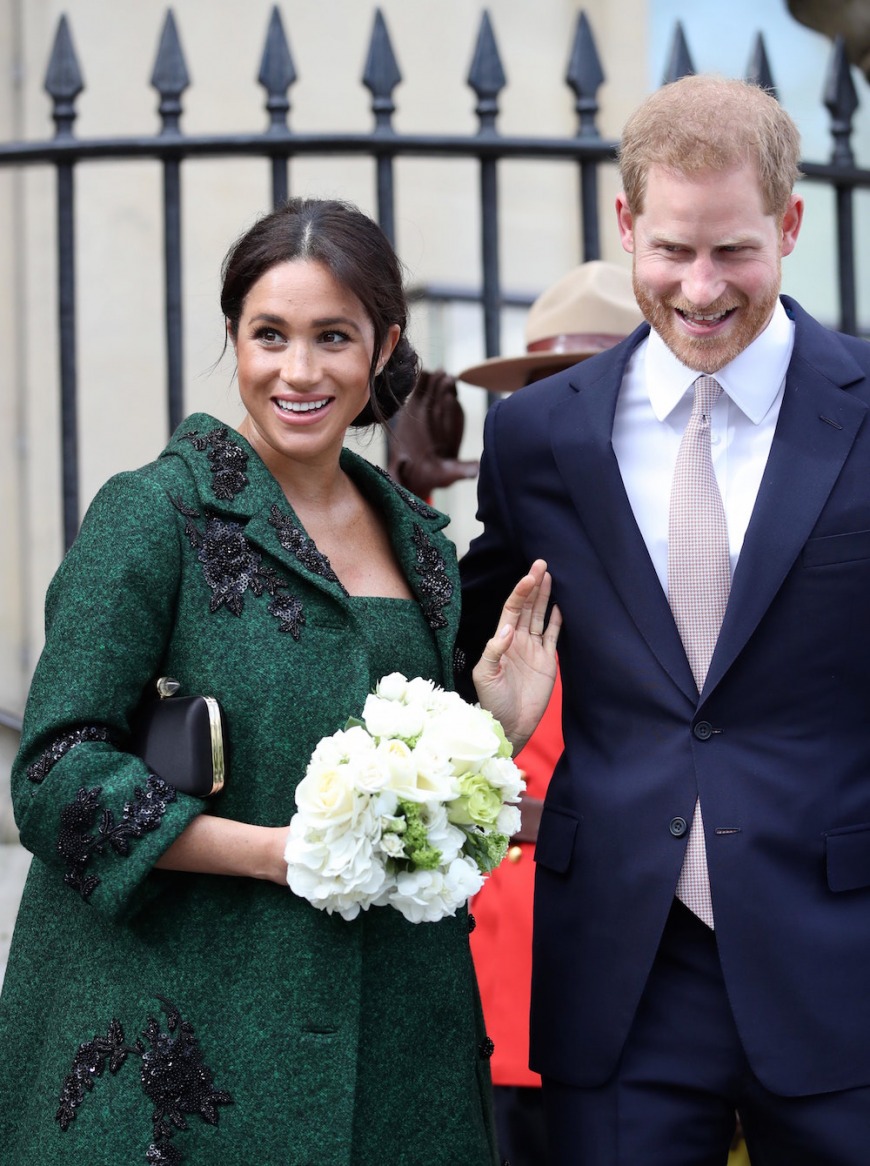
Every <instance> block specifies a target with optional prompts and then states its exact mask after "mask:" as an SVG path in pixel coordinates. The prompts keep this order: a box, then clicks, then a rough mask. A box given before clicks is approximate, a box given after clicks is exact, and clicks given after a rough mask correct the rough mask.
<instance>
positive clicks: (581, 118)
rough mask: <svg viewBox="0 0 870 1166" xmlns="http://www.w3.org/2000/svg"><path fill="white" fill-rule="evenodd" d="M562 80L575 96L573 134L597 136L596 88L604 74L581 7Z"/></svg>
mask: <svg viewBox="0 0 870 1166" xmlns="http://www.w3.org/2000/svg"><path fill="white" fill-rule="evenodd" d="M565 80H566V81H567V83H568V84H569V85H570V86H571V88H572V89H573V90H574V96H575V98H576V100H575V102H574V108H575V110H576V111H577V136H578V137H579V138H600V137H601V134H600V133H599V132H598V127H597V126H596V124H595V116H596V114H597V113H598V90H599V89H600V88H601V86H602V85H603V84H604V81H605V76H604V69H603V68H602V66H601V58H600V57H599V55H598V49H597V47H596V45H595V37H594V36H593V35H592V28H591V26H590V24H589V21H588V19H587V17H586V13H585V11H583V12H581V13H580V15H579V16H578V17H577V27H576V30H575V32H574V43H573V46H572V48H571V57H570V60H569V61H568V72H567V73H566V74H565Z"/></svg>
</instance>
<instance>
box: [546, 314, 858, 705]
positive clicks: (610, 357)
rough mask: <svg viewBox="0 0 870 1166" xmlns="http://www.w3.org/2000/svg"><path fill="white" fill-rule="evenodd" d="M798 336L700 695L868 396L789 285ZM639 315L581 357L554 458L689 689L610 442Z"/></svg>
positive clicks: (670, 668) (723, 664) (782, 562)
mask: <svg viewBox="0 0 870 1166" xmlns="http://www.w3.org/2000/svg"><path fill="white" fill-rule="evenodd" d="M782 302H783V304H784V306H785V309H786V311H787V312H788V314H789V316H790V317H791V318H792V319H793V320H794V321H795V346H794V351H793V353H792V359H791V362H790V364H789V369H788V374H787V377H786V390H785V395H784V398H783V403H782V408H781V410H780V416H779V421H778V424H777V428H776V433H775V435H774V439H773V444H772V446H771V451H770V456H769V458H768V462H767V467H766V469H765V472H764V476H763V478H762V482H761V486H760V489H759V493H758V498H757V500H756V504H755V509H754V510H753V514H752V518H751V521H750V524H749V528H748V529H747V532H746V538H745V540H744V543H743V548H742V550H741V554H740V559H739V561H738V565H737V569H736V571H735V574H734V580H733V583H732V588H731V596H730V600H729V604H728V609H727V611H726V613H725V621H724V623H723V625H722V631H721V633H720V636H719V642H718V644H717V646H716V652H715V654H714V656H713V660H712V662H711V664H710V670H709V672H708V675H707V681H706V684H705V688H704V694H703V695H704V696H706V695H707V694H708V693H709V692H710V691H712V689H713V688H714V687H715V685H716V684H717V683H718V681H719V680H721V678H722V676H723V675H724V674H725V672H726V671H727V669H728V668H729V667H730V666H731V664H732V663H733V662H734V660H735V659H736V657H737V655H738V654H739V653H740V652H741V651H742V649H743V647H744V646H745V644H746V642H747V640H748V639H749V637H750V636H751V635H752V633H753V632H754V630H755V628H756V627H757V626H758V623H759V621H760V620H761V618H762V616H763V615H764V613H765V611H766V610H767V608H768V607H769V606H770V604H771V602H772V601H773V599H774V597H775V595H776V593H777V591H778V589H779V587H780V586H781V584H782V582H783V580H784V578H785V576H786V575H787V573H788V571H789V570H790V569H791V567H792V566H793V564H794V562H795V560H796V559H797V557H798V555H799V553H800V550H801V548H802V546H803V545H804V543H805V542H806V540H807V538H808V537H809V535H810V533H811V531H812V528H813V526H814V525H815V523H816V521H817V519H818V517H819V514H820V513H821V511H822V509H823V507H824V505H825V502H826V501H827V498H828V496H829V494H830V492H831V490H832V488H833V486H834V483H835V482H836V480H837V477H838V475H839V473H840V470H841V469H842V466H843V463H844V462H845V460H846V458H847V457H848V455H849V451H850V450H851V448H852V445H853V443H854V440H855V437H856V435H857V433H858V430H859V429H860V427H861V425H862V424H863V423H864V418H865V414H866V412H867V405H866V404H865V403H864V401H863V400H861V399H859V398H858V397H857V396H855V395H854V394H853V393H850V392H847V391H844V390H848V389H849V388H850V387H851V386H854V385H856V384H857V383H859V382H865V383H866V374H865V372H864V370H863V369H862V368H861V366H860V365H859V364H858V363H857V361H856V360H855V359H854V357H853V356H852V355H851V353H850V352H849V350H848V348H847V347H846V345H845V344H843V343H842V342H841V341H840V340H839V338H838V337H837V335H836V334H835V333H832V332H830V331H828V330H827V329H826V328H823V327H822V326H821V325H820V324H818V323H817V322H816V321H815V320H813V319H812V317H810V316H808V315H807V314H806V313H805V312H804V311H803V310H802V309H801V308H800V307H799V305H797V304H796V303H795V302H794V301H793V300H791V299H789V297H787V296H783V297H782ZM648 330H649V328H648V325H642V326H641V327H640V328H638V329H637V331H636V332H634V333H633V334H632V335H631V336H630V337H628V338H627V339H626V340H625V341H623V342H622V343H621V344H619V345H617V346H616V347H614V348H613V349H611V350H610V351H609V352H607V353H604V354H602V355H601V356H598V357H594V358H592V359H591V360H589V361H587V362H584V364H583V365H581V366H579V367H578V369H577V370H576V372H575V373H573V374H572V376H571V379H570V385H571V388H573V389H574V390H575V392H574V394H573V395H572V396H570V397H568V398H567V399H563V400H562V402H561V403H560V404H559V405H557V406H556V407H555V408H554V409H553V412H552V414H551V418H550V426H551V428H550V432H551V443H552V448H553V453H554V456H555V459H556V464H557V466H558V468H559V471H560V473H561V474H562V477H563V479H564V482H565V487H566V489H567V491H568V493H569V495H570V496H571V498H572V499H573V502H574V505H575V507H576V509H577V511H578V513H579V515H580V518H581V520H582V522H583V525H584V527H585V528H586V530H587V531H588V533H589V537H590V539H591V541H592V542H593V544H594V545H595V547H596V550H597V552H598V555H599V557H600V559H601V561H602V563H603V564H604V567H605V569H606V570H607V572H608V574H609V576H610V578H611V581H612V583H613V586H614V588H615V590H616V592H617V593H618V594H619V596H620V598H621V599H622V601H623V603H624V604H625V606H626V608H627V609H628V611H629V612H630V613H631V615H632V618H633V619H634V621H635V623H636V625H637V627H638V630H639V631H640V633H641V635H642V636H643V637H644V639H645V640H646V642H647V644H648V645H649V647H650V649H651V650H652V651H653V652H654V653H655V655H656V657H657V658H658V659H659V661H660V663H661V664H662V666H663V667H664V669H665V670H666V671H667V672H668V674H669V675H670V676H671V678H672V679H673V680H674V682H675V683H676V684H677V685H678V687H680V688H681V689H682V690H683V691H684V692H685V694H686V696H687V697H688V698H689V699H690V700H692V702H693V703H695V702H696V701H697V690H696V689H695V685H694V681H693V679H692V674H691V670H690V669H689V665H688V661H687V660H686V655H685V652H684V651H683V646H682V643H681V641H680V638H679V634H678V632H677V629H676V625H675V624H674V620H673V616H672V615H671V611H670V608H669V606H668V602H667V597H666V596H665V594H664V592H663V590H662V587H661V584H660V583H659V580H658V576H657V575H656V572H655V568H654V567H653V564H652V561H651V559H650V557H649V554H648V552H647V549H646V545H645V543H644V541H643V536H642V535H641V533H640V530H639V529H638V526H637V523H636V522H635V519H634V515H633V513H632V510H631V504H630V502H629V500H628V496H627V494H626V492H625V487H624V485H623V482H622V476H621V474H620V472H619V466H618V463H617V460H616V455H615V454H614V451H613V446H612V444H611V434H612V429H613V418H614V413H615V410H616V401H617V396H618V393H619V388H620V385H621V384H622V378H623V375H624V373H625V369H626V366H627V364H628V361H629V359H630V358H631V355H632V353H633V351H634V350H635V348H636V347H637V345H638V344H639V343H640V342H641V341H642V340H643V339H644V337H645V336H646V335H647V332H648Z"/></svg>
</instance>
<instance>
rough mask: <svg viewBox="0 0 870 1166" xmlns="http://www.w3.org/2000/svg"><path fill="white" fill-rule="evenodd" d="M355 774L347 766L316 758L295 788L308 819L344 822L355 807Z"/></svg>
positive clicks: (301, 810) (299, 802)
mask: <svg viewBox="0 0 870 1166" xmlns="http://www.w3.org/2000/svg"><path fill="white" fill-rule="evenodd" d="M351 778H352V774H351V772H350V770H349V768H348V766H347V765H343V764H341V763H339V764H335V765H329V764H327V765H321V764H319V763H315V762H314V761H313V760H312V762H311V763H310V764H309V766H308V770H307V772H306V774H305V777H303V779H302V780H301V781H300V782H299V785H297V787H296V795H295V797H296V805H297V807H298V808H299V812H300V813H301V814H302V815H303V816H304V817H305V818H307V819H309V820H314V821H320V822H345V821H348V820H349V819H350V817H351V816H352V814H353V810H354V796H355V795H354V789H353V782H352V780H351Z"/></svg>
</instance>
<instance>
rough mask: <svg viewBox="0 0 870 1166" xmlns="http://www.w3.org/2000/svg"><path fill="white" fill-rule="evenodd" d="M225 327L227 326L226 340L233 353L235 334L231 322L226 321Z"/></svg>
mask: <svg viewBox="0 0 870 1166" xmlns="http://www.w3.org/2000/svg"><path fill="white" fill-rule="evenodd" d="M226 326H227V340H228V341H229V342H230V344H231V345H232V346H233V352H235V351H236V333H235V331H234V329H233V322H232V320H227V321H226Z"/></svg>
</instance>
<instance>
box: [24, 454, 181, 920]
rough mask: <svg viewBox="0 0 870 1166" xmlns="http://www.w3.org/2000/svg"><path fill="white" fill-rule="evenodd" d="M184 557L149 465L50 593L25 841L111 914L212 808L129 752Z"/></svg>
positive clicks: (101, 500) (94, 518)
mask: <svg viewBox="0 0 870 1166" xmlns="http://www.w3.org/2000/svg"><path fill="white" fill-rule="evenodd" d="M180 555H181V551H180V535H179V529H178V521H177V515H176V513H175V511H174V508H173V506H172V503H171V501H170V499H169V497H168V495H167V492H166V490H165V489H164V488H163V486H162V485H160V483H159V482H156V481H154V480H153V479H152V478H150V477H148V476H147V475H146V473H145V472H143V471H140V472H137V473H131V474H121V475H118V476H117V477H115V478H113V479H111V480H110V481H109V482H108V483H107V484H106V485H105V486H104V487H103V488H102V490H101V491H100V492H99V494H98V495H97V497H96V498H95V499H94V502H93V503H92V505H91V507H90V508H89V510H88V513H87V515H86V517H85V520H84V522H83V524H82V528H81V531H80V533H79V535H78V537H77V538H76V540H75V543H74V544H73V546H72V547H71V549H70V551H69V553H68V554H67V556H66V558H65V559H64V561H63V563H62V564H61V566H60V568H59V569H58V571H57V574H56V575H55V577H54V579H53V580H52V582H51V585H50V587H49V590H48V595H47V599H46V642H45V647H44V650H43V652H42V655H41V657H40V660H39V663H38V665H37V668H36V671H35V674H34V677H33V683H32V686H31V689H30V694H29V696H28V701H27V707H26V710H25V715H24V727H23V732H22V740H21V748H20V751H19V754H18V757H17V758H16V761H15V764H14V766H13V771H12V796H13V805H14V809H15V817H16V821H17V823H18V827H19V830H20V834H21V841H22V843H23V844H24V846H26V847H27V849H29V850H31V851H32V852H33V853H34V855H35V856H36V857H37V858H38V859H40V860H41V861H42V862H43V863H45V864H47V865H48V866H50V867H52V868H55V869H56V871H57V877H58V879H62V880H63V882H64V883H65V884H66V885H67V887H68V888H69V893H70V896H76V895H79V896H81V898H83V899H85V901H86V902H87V903H88V904H89V905H90V906H91V907H93V908H94V909H95V910H97V911H100V912H102V913H104V914H105V915H106V916H108V917H109V918H119V917H122V916H124V915H126V914H128V913H130V912H132V911H135V910H136V909H137V908H138V907H140V906H141V905H143V903H144V902H145V901H147V900H148V899H150V898H151V897H152V895H153V894H154V893H156V890H157V888H158V886H159V880H157V879H154V878H153V877H150V876H151V872H152V868H153V866H154V863H155V861H156V860H157V858H158V857H159V856H160V855H161V854H162V853H163V851H164V850H165V849H166V848H167V847H168V846H169V845H170V843H171V842H172V841H173V840H174V839H175V838H177V837H178V835H179V834H180V833H181V831H182V830H183V829H184V828H185V826H187V824H188V823H189V822H190V821H191V820H192V819H193V818H194V817H195V816H196V815H197V814H198V813H200V812H201V811H202V808H203V806H202V802H201V801H199V799H196V798H191V797H187V796H186V795H184V794H180V793H177V792H176V791H175V790H174V789H173V788H172V787H170V786H168V785H167V784H166V783H165V782H163V781H161V780H160V779H159V778H157V777H156V776H155V775H153V774H149V772H148V770H147V768H146V766H145V765H144V763H143V762H142V761H141V760H140V759H139V758H138V757H136V756H134V755H133V754H131V753H128V752H125V745H126V744H127V742H128V739H129V722H130V716H131V714H132V712H133V710H134V709H135V707H136V705H137V704H138V702H139V700H140V699H141V696H142V693H143V692H144V690H145V688H146V686H147V685H148V684H149V682H150V681H151V680H152V679H153V678H154V677H155V676H156V675H157V674H158V669H159V665H160V661H161V659H162V658H163V655H164V651H165V648H166V644H167V642H168V640H169V637H170V634H171V631H172V626H173V620H174V611H175V599H176V593H177V589H178V585H179V577H180V563H181V557H180Z"/></svg>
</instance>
